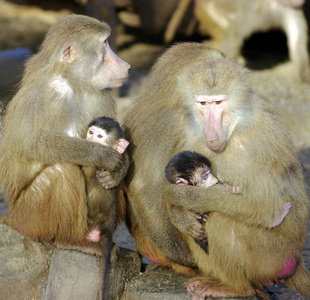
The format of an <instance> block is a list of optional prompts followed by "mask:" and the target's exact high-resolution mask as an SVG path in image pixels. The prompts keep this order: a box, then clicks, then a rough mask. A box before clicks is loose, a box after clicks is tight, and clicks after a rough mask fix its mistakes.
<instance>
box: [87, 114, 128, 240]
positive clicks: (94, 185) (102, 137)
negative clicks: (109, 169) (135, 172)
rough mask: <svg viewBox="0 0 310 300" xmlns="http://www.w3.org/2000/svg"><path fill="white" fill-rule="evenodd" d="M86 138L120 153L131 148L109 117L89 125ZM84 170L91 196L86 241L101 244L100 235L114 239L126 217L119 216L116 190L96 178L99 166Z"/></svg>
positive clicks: (115, 123) (88, 192) (120, 130)
mask: <svg viewBox="0 0 310 300" xmlns="http://www.w3.org/2000/svg"><path fill="white" fill-rule="evenodd" d="M86 139H87V140H88V141H91V142H97V143H100V144H101V145H104V146H107V147H111V148H113V149H114V150H116V151H117V152H119V153H123V152H124V151H125V149H126V147H127V146H128V142H127V141H126V140H125V139H124V134H123V130H122V128H121V126H120V125H119V123H118V122H116V121H115V120H114V119H112V118H107V117H98V118H96V119H95V120H93V121H91V122H90V123H89V128H88V131H87V136H86ZM82 170H83V173H84V176H85V181H86V191H87V196H88V228H89V232H88V235H87V238H88V239H89V240H90V241H93V242H99V241H100V239H101V234H108V235H109V236H112V234H113V232H114V230H115V229H116V226H117V223H118V221H119V219H123V217H122V216H118V215H117V210H116V206H117V199H116V189H115V188H112V189H107V188H104V187H102V186H101V184H100V183H99V181H98V180H97V177H96V171H98V170H97V168H96V167H92V166H83V167H82ZM105 239H106V238H105ZM105 239H104V240H105Z"/></svg>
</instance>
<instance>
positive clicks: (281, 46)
mask: <svg viewBox="0 0 310 300" xmlns="http://www.w3.org/2000/svg"><path fill="white" fill-rule="evenodd" d="M13 2H15V3H19V4H25V3H29V2H31V3H33V4H37V5H35V6H20V5H18V4H14V3H13ZM42 3H44V9H42V7H43V6H42ZM38 5H41V6H38ZM52 5H53V6H52ZM71 12H74V13H83V12H84V8H83V7H81V6H79V5H77V4H75V3H74V2H73V1H72V2H71V1H45V2H43V1H38V0H37V1H35V0H34V1H10V2H9V1H4V0H0V28H1V30H0V51H1V50H8V49H13V48H18V47H27V48H29V49H30V50H31V51H32V52H35V51H36V49H37V47H38V46H39V44H40V43H41V41H42V39H43V37H44V35H45V33H46V32H47V30H48V28H49V27H50V25H51V24H52V23H53V22H54V21H55V18H56V17H57V16H59V15H62V14H68V13H71ZM115 34H117V39H116V40H117V45H118V55H119V56H120V57H121V58H122V59H124V60H126V61H127V62H128V63H130V64H131V66H132V68H131V71H130V76H129V79H128V81H127V83H126V84H125V85H124V86H123V87H122V88H121V89H120V90H119V95H118V97H117V103H118V112H119V117H120V119H122V117H123V115H124V114H125V113H126V109H127V107H128V106H129V105H130V103H131V101H132V99H133V98H134V97H135V96H136V95H137V93H138V92H139V89H140V87H141V85H142V84H143V82H144V81H145V80H146V78H147V74H148V71H149V68H150V66H151V65H152V64H153V63H154V60H155V59H156V58H157V57H158V56H159V55H160V53H162V52H163V51H164V50H165V48H166V47H167V45H164V44H163V43H162V42H161V39H160V38H158V37H152V36H147V35H145V34H143V33H142V32H141V30H139V29H133V28H128V27H126V26H123V25H122V24H119V25H118V27H117V29H116V31H115ZM184 40H185V38H184V37H179V36H178V37H177V39H176V40H175V41H184ZM190 40H191V41H197V42H200V40H199V38H198V39H197V37H193V38H191V39H190ZM243 54H244V57H245V59H246V63H247V65H248V66H249V67H250V68H251V69H252V70H253V82H254V83H255V88H256V91H257V93H259V94H260V95H261V96H262V97H265V98H266V99H268V100H269V101H270V103H271V104H272V105H273V106H274V107H275V108H276V110H277V111H278V112H279V113H280V115H281V117H282V118H283V120H284V121H285V123H286V125H287V127H288V130H289V131H290V132H291V133H292V135H293V138H294V142H295V143H296V145H297V147H298V149H299V150H300V162H301V164H302V167H303V172H304V177H305V183H306V185H307V188H308V191H309V190H310V118H309V116H310V85H309V84H302V83H300V82H299V80H298V78H297V77H296V74H295V72H294V70H293V68H292V65H291V64H290V63H289V62H288V53H287V48H286V39H285V37H284V36H283V34H281V33H279V32H271V33H267V34H256V35H254V36H253V37H252V38H251V39H249V40H248V41H247V42H246V43H245V46H244V49H243ZM0 72H1V70H0ZM1 100H2V101H3V102H6V101H9V99H7V98H5V97H3V98H2V99H1ZM2 198H3V197H2ZM5 211H6V204H5V202H3V199H2V201H1V200H0V214H1V213H4V212H5ZM308 229H309V230H308V239H307V242H306V245H305V249H304V254H305V261H306V264H307V266H308V268H309V269H310V233H309V232H310V228H308ZM115 242H116V243H117V244H118V245H119V246H122V247H124V248H129V249H134V241H133V239H132V238H131V237H130V235H129V234H128V232H127V230H126V228H125V226H121V227H120V228H119V229H118V231H117V232H116V234H115Z"/></svg>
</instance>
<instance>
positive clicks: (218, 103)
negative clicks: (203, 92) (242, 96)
mask: <svg viewBox="0 0 310 300" xmlns="http://www.w3.org/2000/svg"><path fill="white" fill-rule="evenodd" d="M222 102H223V101H222V100H220V101H215V105H220V104H221V103H222Z"/></svg>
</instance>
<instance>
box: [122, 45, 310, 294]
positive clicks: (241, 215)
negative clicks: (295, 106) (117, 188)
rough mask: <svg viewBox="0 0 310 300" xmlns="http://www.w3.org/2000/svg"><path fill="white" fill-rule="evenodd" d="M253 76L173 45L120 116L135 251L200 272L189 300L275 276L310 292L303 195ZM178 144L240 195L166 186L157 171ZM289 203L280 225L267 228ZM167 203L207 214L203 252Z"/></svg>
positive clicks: (196, 48)
mask: <svg viewBox="0 0 310 300" xmlns="http://www.w3.org/2000/svg"><path fill="white" fill-rule="evenodd" d="M250 75H251V73H250V72H249V71H248V70H246V69H245V68H244V67H242V66H241V65H239V64H237V63H235V62H233V61H232V60H230V59H228V58H226V57H225V56H224V55H223V54H221V53H220V52H219V51H217V50H215V49H211V48H209V47H207V46H206V45H203V44H196V43H184V44H177V45H175V46H173V47H172V48H171V49H169V50H168V51H166V53H164V54H163V55H162V56H161V58H159V60H158V61H157V63H156V64H155V66H154V67H153V69H152V72H151V74H150V77H149V79H148V82H147V84H146V86H145V88H144V90H143V91H142V92H141V94H140V95H139V97H138V98H137V99H136V100H135V102H134V103H133V105H132V106H131V107H130V109H129V111H128V114H127V115H126V117H125V126H126V127H127V129H126V131H125V134H126V136H128V137H130V138H129V141H130V145H129V152H130V155H131V158H132V162H133V166H132V168H131V169H130V172H129V173H128V175H127V176H126V182H127V184H128V202H129V219H128V222H127V224H128V226H129V228H130V231H131V233H132V235H133V236H134V238H135V241H136V248H137V250H138V251H139V252H140V253H142V254H143V255H144V256H146V257H148V258H150V259H152V260H153V261H155V262H158V263H161V264H163V265H166V266H172V267H173V268H174V269H176V270H177V271H179V272H185V273H188V274H197V275H198V274H199V275H201V274H202V276H200V277H198V278H197V277H194V278H193V279H192V280H191V282H190V283H189V284H188V291H189V292H190V293H191V294H193V295H194V297H195V299H204V298H205V297H206V296H213V297H235V296H236V297H238V296H248V295H251V294H253V293H255V291H257V290H259V289H260V288H261V287H263V286H265V285H268V284H270V283H272V282H274V281H277V280H281V281H284V282H285V284H286V285H287V286H289V287H290V288H293V289H296V290H297V291H298V292H300V293H301V294H303V295H307V296H310V273H309V271H308V270H307V269H306V268H305V266H304V263H303V259H302V252H301V251H302V247H303V243H304V240H305V236H306V224H307V221H308V207H309V201H308V198H307V195H306V190H305V186H304V182H303V178H302V173H301V168H300V165H299V162H298V159H297V151H296V149H295V148H294V146H293V142H292V139H291V137H290V135H289V134H288V132H287V130H286V129H285V126H284V125H283V124H282V123H281V122H280V121H279V119H278V117H277V114H276V113H275V111H273V110H272V108H271V107H270V104H268V102H267V101H265V100H263V99H261V98H259V97H258V96H257V95H256V94H255V93H254V92H253V89H252V83H251V80H250V78H251V76H250ZM184 150H190V151H195V152H198V153H201V154H202V155H204V156H206V157H208V158H209V159H210V161H211V162H212V165H211V172H212V174H213V175H214V176H216V178H218V180H219V181H220V182H225V183H228V184H230V185H232V186H239V187H240V188H241V191H242V192H241V193H240V194H234V193H231V190H230V189H228V188H227V187H225V186H224V185H221V184H215V185H213V186H211V187H209V188H204V187H199V186H191V185H182V186H180V185H176V184H170V183H169V182H168V181H167V180H166V178H165V174H164V172H163V170H164V169H165V166H166V164H167V163H168V161H169V160H170V158H171V157H173V156H174V155H175V154H177V153H179V152H181V151H184ZM288 202H289V203H290V204H291V210H290V212H289V213H288V214H287V216H286V217H285V218H284V220H283V222H282V223H281V224H280V225H279V226H277V227H274V228H269V227H270V226H271V225H272V224H273V222H274V220H276V218H277V217H278V216H279V215H280V213H281V211H282V209H283V206H284V204H285V203H288ZM167 204H168V205H175V206H179V207H181V208H183V209H185V210H189V211H192V212H195V213H198V214H203V213H210V215H209V217H208V220H207V222H206V225H205V231H206V235H207V237H208V250H209V253H208V254H207V253H206V252H204V251H203V250H202V249H201V247H200V246H199V245H197V243H196V242H194V240H193V239H192V238H186V236H185V235H184V234H181V233H180V232H179V231H178V230H177V228H176V227H175V226H173V224H172V222H171V221H170V218H169V216H168V209H167ZM196 267H198V270H197V269H195V268H196Z"/></svg>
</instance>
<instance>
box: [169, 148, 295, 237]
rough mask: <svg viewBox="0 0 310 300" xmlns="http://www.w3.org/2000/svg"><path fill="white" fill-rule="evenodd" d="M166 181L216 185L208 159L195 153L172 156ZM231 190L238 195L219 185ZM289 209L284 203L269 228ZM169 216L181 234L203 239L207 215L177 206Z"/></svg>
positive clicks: (237, 190)
mask: <svg viewBox="0 0 310 300" xmlns="http://www.w3.org/2000/svg"><path fill="white" fill-rule="evenodd" d="M165 175H166V179H167V180H168V181H169V182H170V183H174V184H177V185H186V184H190V185H194V186H202V187H211V186H213V185H214V184H217V183H218V179H217V178H216V177H214V176H213V175H212V174H211V162H210V161H209V159H208V158H206V157H204V156H203V155H201V154H199V153H197V152H191V151H182V152H180V153H177V154H176V155H174V156H173V157H172V158H171V159H170V161H169V162H168V164H167V166H166V168H165ZM221 184H223V185H224V186H226V187H228V188H230V189H231V192H232V193H235V194H239V193H240V192H241V191H240V187H235V186H231V185H229V184H227V183H221ZM290 209H291V204H290V203H289V202H287V203H285V204H284V206H283V210H282V211H281V213H280V216H278V218H277V219H276V220H275V221H274V222H273V223H272V224H271V226H270V227H269V228H272V227H275V226H278V225H280V224H281V223H282V222H283V220H284V218H285V216H286V215H287V214H288V212H289V211H290ZM169 216H170V219H171V221H172V223H173V224H174V225H175V226H176V227H177V228H178V230H180V231H181V232H183V233H187V234H190V235H191V236H192V237H194V238H196V239H205V238H206V236H204V224H205V222H206V220H207V217H208V216H207V214H203V215H199V214H196V213H194V212H191V211H188V210H185V211H184V210H183V209H182V208H180V207H179V206H174V205H172V206H170V207H169Z"/></svg>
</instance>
